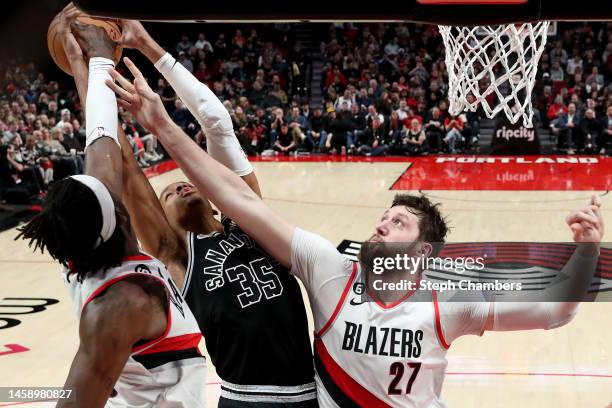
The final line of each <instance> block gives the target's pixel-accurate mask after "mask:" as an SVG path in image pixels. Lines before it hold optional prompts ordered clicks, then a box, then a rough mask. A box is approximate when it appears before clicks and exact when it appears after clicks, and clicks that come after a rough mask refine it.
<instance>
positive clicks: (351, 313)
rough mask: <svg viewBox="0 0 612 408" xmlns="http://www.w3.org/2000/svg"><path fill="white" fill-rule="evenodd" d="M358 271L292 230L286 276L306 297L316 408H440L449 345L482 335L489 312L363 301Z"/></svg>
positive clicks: (430, 300)
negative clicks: (293, 279)
mask: <svg viewBox="0 0 612 408" xmlns="http://www.w3.org/2000/svg"><path fill="white" fill-rule="evenodd" d="M359 269H360V268H359V267H358V264H356V263H354V262H351V261H349V260H348V259H346V258H345V257H343V256H342V254H340V253H339V252H338V251H337V250H336V248H335V247H334V246H333V244H331V243H330V242H329V241H327V240H325V239H323V238H321V237H320V236H318V235H316V234H312V233H309V232H306V231H303V230H300V229H296V230H295V233H294V236H293V240H292V244H291V273H292V274H294V275H296V276H298V277H299V278H300V279H301V280H302V282H303V283H304V286H305V287H306V290H307V292H308V295H309V298H310V304H311V307H312V312H313V317H314V324H315V347H314V349H315V368H316V377H315V380H316V384H317V394H318V399H319V405H320V406H321V407H325V408H328V407H342V408H344V407H367V408H376V407H427V408H429V407H444V403H443V402H442V400H441V398H440V394H441V391H442V384H443V381H444V375H445V370H446V366H447V360H446V352H447V349H448V348H449V346H450V343H451V341H453V340H454V339H456V338H457V337H459V336H462V335H466V334H476V335H479V334H482V331H483V329H484V324H485V321H486V317H487V313H488V308H489V305H488V303H486V302H482V303H450V302H442V301H441V302H440V303H438V296H437V294H436V293H435V292H422V291H419V292H417V294H415V296H423V297H424V298H423V297H421V298H420V299H419V300H418V301H409V302H407V301H404V300H405V299H404V300H402V301H400V302H399V303H396V304H391V305H383V304H380V303H376V302H373V301H368V302H364V301H363V294H362V292H363V284H362V283H361V281H360V280H359V277H360V271H359Z"/></svg>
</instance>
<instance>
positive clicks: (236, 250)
mask: <svg viewBox="0 0 612 408" xmlns="http://www.w3.org/2000/svg"><path fill="white" fill-rule="evenodd" d="M223 227H224V232H223V233H213V234H210V235H201V234H194V233H189V234H188V246H189V263H188V266H187V275H186V276H185V286H184V289H183V296H184V298H185V300H186V301H187V304H188V305H189V307H190V308H191V310H192V311H193V314H194V315H195V317H196V320H197V322H198V325H199V326H200V330H201V331H202V334H203V335H204V339H205V341H206V348H207V349H208V352H209V354H210V357H211V359H212V362H213V363H214V365H215V367H216V369H217V373H218V374H219V376H220V377H221V379H222V380H223V381H224V383H225V382H228V383H230V384H232V385H270V386H281V387H285V386H288V387H290V388H291V387H297V388H296V389H299V390H303V391H304V393H305V394H306V393H307V394H310V396H311V397H312V398H315V397H316V394H315V393H314V384H313V381H314V371H313V363H312V352H311V347H310V338H309V336H308V323H307V319H306V310H305V307H304V302H303V299H302V293H301V291H300V287H299V285H298V282H297V280H296V278H295V277H294V276H292V275H290V274H289V271H288V270H287V269H286V268H285V267H283V266H281V265H280V264H279V263H278V262H276V261H275V260H274V259H273V258H271V257H270V256H269V255H268V254H267V253H266V252H264V251H263V249H261V247H259V245H257V244H256V243H255V241H254V240H253V239H252V238H250V237H249V236H248V235H247V234H246V233H245V232H243V231H242V230H241V229H240V228H239V227H238V226H237V225H236V224H235V223H233V222H232V221H231V220H229V219H227V218H224V219H223ZM267 389H275V387H269V388H267ZM281 389H283V390H284V389H286V388H281ZM223 390H224V387H223V385H222V392H223ZM302 397H304V395H303V396H302Z"/></svg>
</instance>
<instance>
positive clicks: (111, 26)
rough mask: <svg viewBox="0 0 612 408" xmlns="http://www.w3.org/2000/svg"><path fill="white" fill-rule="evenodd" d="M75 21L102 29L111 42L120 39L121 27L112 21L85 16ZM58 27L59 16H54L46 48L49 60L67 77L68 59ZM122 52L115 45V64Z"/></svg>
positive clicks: (68, 70)
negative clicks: (51, 59)
mask: <svg viewBox="0 0 612 408" xmlns="http://www.w3.org/2000/svg"><path fill="white" fill-rule="evenodd" d="M77 20H78V21H79V22H80V23H82V24H92V25H96V26H98V27H102V28H104V29H105V30H106V33H107V34H108V36H109V37H110V39H111V40H113V41H119V39H120V38H121V27H120V26H119V24H117V23H115V22H114V21H110V20H100V19H96V18H93V17H87V16H79V17H77ZM58 25H59V15H57V16H55V18H54V19H53V20H52V21H51V24H50V25H49V30H48V31H47V46H48V47H49V53H50V54H51V58H53V61H54V62H55V64H57V66H58V67H60V68H61V70H62V71H64V72H65V73H67V74H68V75H72V70H71V69H70V63H69V62H68V58H67V57H66V53H65V51H64V44H63V42H62V37H61V35H60V33H59V31H58ZM122 51H123V47H121V46H119V45H117V48H116V49H115V63H117V62H119V59H121V53H122Z"/></svg>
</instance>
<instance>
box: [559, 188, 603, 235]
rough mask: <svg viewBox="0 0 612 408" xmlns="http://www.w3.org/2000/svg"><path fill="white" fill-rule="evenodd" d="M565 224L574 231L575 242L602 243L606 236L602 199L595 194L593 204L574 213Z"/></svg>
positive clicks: (567, 218) (592, 199)
mask: <svg viewBox="0 0 612 408" xmlns="http://www.w3.org/2000/svg"><path fill="white" fill-rule="evenodd" d="M565 222H567V225H569V227H570V229H571V230H572V234H573V238H574V241H575V242H580V243H600V242H601V240H602V239H603V235H604V222H603V217H602V215H601V199H600V198H599V197H598V196H596V195H595V194H593V196H592V197H591V204H590V205H587V206H585V207H583V208H581V209H579V210H574V211H572V212H571V213H570V214H569V215H568V216H567V217H566V218H565Z"/></svg>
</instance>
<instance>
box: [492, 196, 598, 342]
mask: <svg viewBox="0 0 612 408" xmlns="http://www.w3.org/2000/svg"><path fill="white" fill-rule="evenodd" d="M566 222H567V224H568V226H569V227H570V229H571V231H572V234H573V239H574V241H575V242H577V243H578V244H579V245H578V247H577V248H576V251H575V252H574V254H573V255H572V257H571V258H570V259H569V261H568V263H567V264H566V265H565V267H564V268H563V270H562V271H561V273H560V274H559V278H557V279H555V280H554V281H553V282H551V283H550V284H549V286H548V287H547V288H546V289H545V290H544V291H543V292H542V295H541V296H542V301H541V302H497V303H496V302H492V303H491V306H490V309H489V316H488V319H487V322H486V323H485V330H496V331H510V330H529V329H552V328H555V327H559V326H563V325H565V324H567V323H569V322H570V321H571V319H572V318H573V317H574V316H575V314H576V312H577V310H578V305H579V304H580V303H579V302H560V301H554V300H558V299H564V298H566V299H569V298H573V299H576V298H582V297H584V296H585V295H586V294H587V291H588V289H589V287H590V285H591V281H592V279H593V276H594V274H595V271H596V267H597V260H598V253H599V244H600V242H601V240H602V239H603V235H604V223H603V217H602V214H601V200H600V199H599V197H597V196H596V195H593V197H592V198H591V203H590V204H589V205H587V206H586V207H584V208H582V209H580V210H576V211H573V212H572V213H570V214H569V215H568V216H567V218H566ZM551 299H552V300H553V301H546V300H551Z"/></svg>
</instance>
